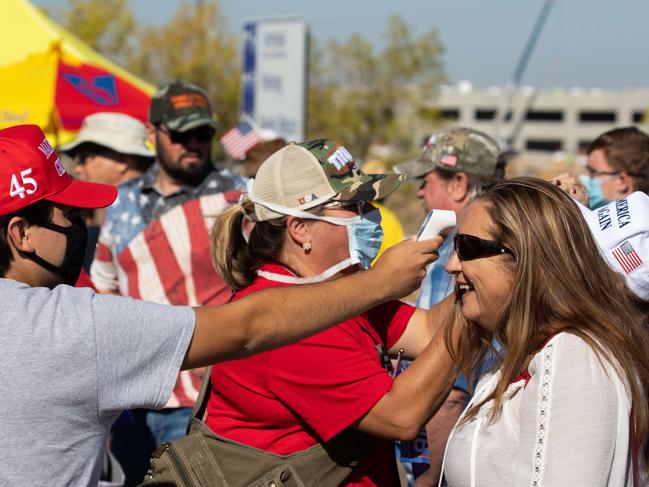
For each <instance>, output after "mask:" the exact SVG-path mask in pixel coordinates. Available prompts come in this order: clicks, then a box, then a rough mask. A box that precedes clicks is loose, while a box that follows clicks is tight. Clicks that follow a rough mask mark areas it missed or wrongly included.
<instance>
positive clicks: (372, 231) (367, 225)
mask: <svg viewBox="0 0 649 487" xmlns="http://www.w3.org/2000/svg"><path fill="white" fill-rule="evenodd" d="M349 220H350V223H349V224H347V236H348V237H349V257H350V258H351V259H352V261H354V262H355V263H357V264H360V266H361V267H363V269H369V268H370V264H371V263H372V261H373V260H374V259H375V258H376V256H377V255H379V249H380V248H381V243H383V229H382V228H381V212H380V211H379V210H378V208H375V209H374V210H372V211H368V212H367V213H365V214H363V215H360V216H359V217H354V218H350V219H349Z"/></svg>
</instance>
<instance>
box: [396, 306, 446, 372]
mask: <svg viewBox="0 0 649 487" xmlns="http://www.w3.org/2000/svg"><path fill="white" fill-rule="evenodd" d="M454 300H455V296H454V295H450V296H448V297H447V298H446V299H444V300H443V301H440V302H439V303H437V304H435V305H433V306H431V308H430V309H428V310H426V309H422V308H418V309H417V310H416V311H415V313H414V314H413V315H412V317H411V318H410V321H408V326H407V327H406V330H405V331H404V332H403V335H401V337H400V338H399V340H397V342H396V343H395V344H394V345H393V346H392V348H390V354H391V355H396V353H397V352H398V351H399V350H400V349H403V350H404V357H405V358H407V359H410V360H414V359H415V358H417V357H418V356H419V354H420V353H422V352H423V351H424V349H425V348H426V346H427V345H428V343H429V342H430V341H431V340H432V338H433V337H434V336H435V335H436V334H437V332H438V331H439V330H440V329H441V327H442V324H443V323H444V319H445V318H446V316H448V313H449V312H450V310H451V306H452V305H453V301H454Z"/></svg>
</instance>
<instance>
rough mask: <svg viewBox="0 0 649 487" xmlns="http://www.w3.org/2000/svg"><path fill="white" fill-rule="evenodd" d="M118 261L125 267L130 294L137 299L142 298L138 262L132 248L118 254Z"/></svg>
mask: <svg viewBox="0 0 649 487" xmlns="http://www.w3.org/2000/svg"><path fill="white" fill-rule="evenodd" d="M117 261H118V262H119V265H120V267H121V268H122V269H123V272H124V275H126V279H127V283H128V295H129V296H131V297H132V298H135V299H142V295H141V294H140V282H139V278H138V267H137V262H135V259H134V258H133V254H131V250H130V249H129V248H128V247H126V248H125V249H124V250H122V251H121V252H120V254H119V255H118V256H117Z"/></svg>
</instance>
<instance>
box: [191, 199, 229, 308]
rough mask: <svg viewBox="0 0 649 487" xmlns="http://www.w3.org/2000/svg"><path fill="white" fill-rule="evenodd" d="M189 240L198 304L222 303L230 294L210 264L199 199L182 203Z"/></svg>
mask: <svg viewBox="0 0 649 487" xmlns="http://www.w3.org/2000/svg"><path fill="white" fill-rule="evenodd" d="M182 208H183V211H184V213H185V219H186V220H187V227H188V229H189V241H190V243H191V249H192V254H191V268H192V278H193V279H194V289H195V290H196V300H197V301H198V303H199V304H202V305H204V304H223V303H225V302H226V301H227V300H228V297H229V295H230V292H229V290H228V289H227V288H226V286H225V283H224V282H223V280H222V279H221V278H220V277H219V275H218V274H217V272H216V270H215V269H214V265H213V264H212V258H211V250H210V236H209V233H208V231H207V227H206V225H205V218H204V217H203V214H202V212H201V204H200V200H198V199H196V200H191V201H188V202H187V203H185V204H184V205H183V207H182Z"/></svg>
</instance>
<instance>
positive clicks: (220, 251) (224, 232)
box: [211, 200, 286, 291]
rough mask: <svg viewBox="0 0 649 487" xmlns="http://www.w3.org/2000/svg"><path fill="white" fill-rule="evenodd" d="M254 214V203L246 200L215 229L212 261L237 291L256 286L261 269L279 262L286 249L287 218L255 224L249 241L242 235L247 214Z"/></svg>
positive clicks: (224, 217)
mask: <svg viewBox="0 0 649 487" xmlns="http://www.w3.org/2000/svg"><path fill="white" fill-rule="evenodd" d="M254 211H255V208H254V203H253V202H252V201H250V200H244V201H243V202H242V203H239V204H236V205H233V206H231V207H230V208H228V209H227V210H226V211H224V212H223V213H222V214H221V215H219V217H218V218H217V219H216V222H215V223H214V227H213V228H212V238H211V240H212V262H213V264H214V267H215V268H216V272H218V274H219V275H220V276H221V278H222V279H223V280H224V281H225V283H226V284H227V285H228V286H229V287H230V289H232V290H234V291H239V290H241V289H244V288H246V287H248V286H249V285H250V284H252V281H254V280H255V278H256V277H257V274H256V273H257V269H259V267H260V266H261V265H262V264H264V263H265V262H271V261H274V260H277V258H278V257H279V254H280V252H281V250H282V247H283V246H284V239H285V237H286V217H280V218H274V219H272V220H267V221H263V222H257V223H255V224H254V227H253V228H252V231H251V232H250V235H249V237H248V241H246V239H245V238H244V236H243V233H242V224H243V219H244V213H245V214H248V215H251V214H254Z"/></svg>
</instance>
